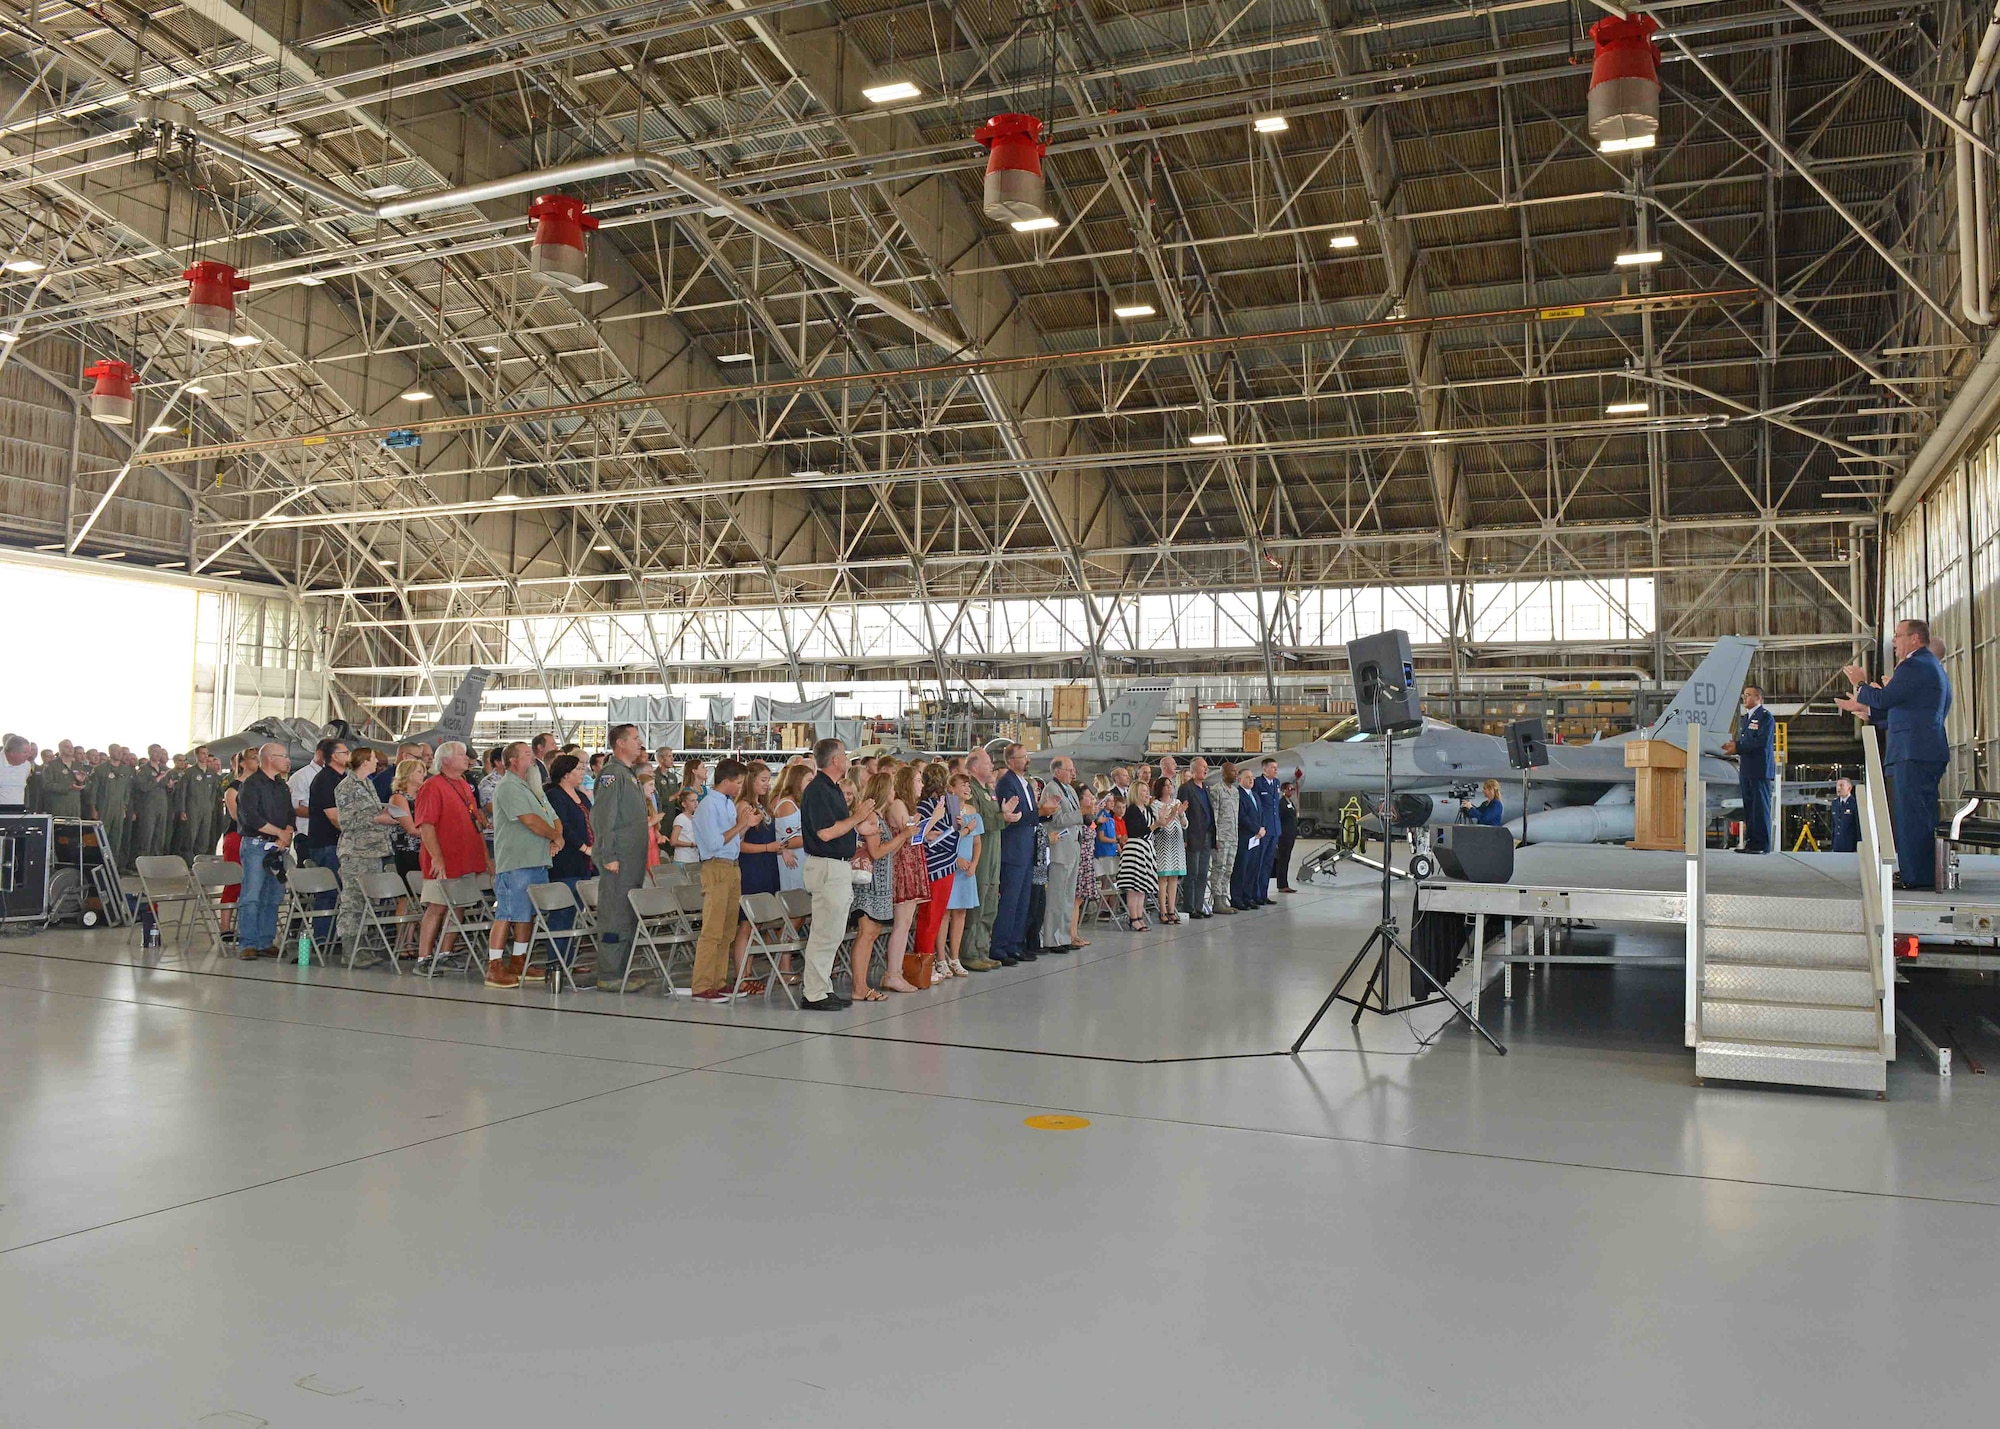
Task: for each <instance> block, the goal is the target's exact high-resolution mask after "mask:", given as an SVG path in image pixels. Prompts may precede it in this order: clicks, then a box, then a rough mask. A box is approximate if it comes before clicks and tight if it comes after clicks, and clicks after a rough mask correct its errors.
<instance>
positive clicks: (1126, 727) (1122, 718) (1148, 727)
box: [1051, 683, 1174, 761]
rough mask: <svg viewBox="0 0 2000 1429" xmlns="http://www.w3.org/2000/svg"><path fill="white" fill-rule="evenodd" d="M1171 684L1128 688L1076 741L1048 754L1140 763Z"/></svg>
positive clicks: (1121, 692)
mask: <svg viewBox="0 0 2000 1429" xmlns="http://www.w3.org/2000/svg"><path fill="white" fill-rule="evenodd" d="M1173 690H1174V687H1173V686H1172V685H1170V684H1166V683H1160V684H1148V685H1127V686H1126V687H1125V688H1124V689H1122V690H1120V691H1119V692H1118V698H1117V699H1115V700H1113V701H1112V702H1111V703H1110V704H1109V705H1108V706H1106V707H1105V710H1104V712H1103V713H1102V714H1100V715H1098V717H1097V718H1096V719H1094V720H1092V721H1091V722H1090V727H1089V728H1087V729H1086V730H1084V732H1083V733H1082V734H1080V735H1078V736H1077V737H1076V738H1075V739H1073V740H1070V741H1069V742H1067V743H1065V744H1060V745H1055V746H1053V747H1052V749H1051V752H1052V753H1053V752H1058V751H1059V752H1062V753H1067V754H1084V755H1088V756H1090V757H1091V758H1092V759H1124V760H1133V761H1137V760H1142V759H1144V758H1145V757H1146V738H1147V735H1148V734H1150V733H1151V731H1152V728H1153V721H1154V720H1155V719H1158V718H1159V715H1160V711H1161V710H1162V709H1164V708H1166V703H1167V698H1168V696H1170V695H1171V694H1172V693H1173Z"/></svg>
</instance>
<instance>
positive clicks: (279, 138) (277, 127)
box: [250, 124, 304, 144]
mask: <svg viewBox="0 0 2000 1429" xmlns="http://www.w3.org/2000/svg"><path fill="white" fill-rule="evenodd" d="M303 137H304V136H303V135H301V134H300V133H299V131H298V130H296V129H294V128H293V127H292V126H291V125H289V124H273V125H272V126H271V127H270V128H269V129H253V130H251V131H250V142H251V143H253V144H289V143H291V142H292V141H293V140H294V139H299V138H303Z"/></svg>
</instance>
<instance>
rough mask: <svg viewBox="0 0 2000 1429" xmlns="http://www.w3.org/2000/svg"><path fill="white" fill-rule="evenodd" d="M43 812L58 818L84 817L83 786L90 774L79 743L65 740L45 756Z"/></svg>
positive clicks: (43, 768) (43, 766) (43, 767)
mask: <svg viewBox="0 0 2000 1429" xmlns="http://www.w3.org/2000/svg"><path fill="white" fill-rule="evenodd" d="M44 758H45V762H44V763H43V765H42V811H43V812H44V813H47V814H53V815H54V816H55V817H56V818H58V819H80V818H82V817H83V785H84V781H85V780H86V779H88V778H89V777H90V771H89V770H88V769H86V768H85V767H84V763H83V757H82V755H81V754H80V753H79V752H78V751H77V748H76V746H75V745H73V744H71V743H70V742H69V741H68V740H66V739H65V740H64V741H63V742H62V743H61V744H59V745H57V746H56V747H55V748H54V749H52V750H50V751H49V752H48V753H47V755H45V756H44Z"/></svg>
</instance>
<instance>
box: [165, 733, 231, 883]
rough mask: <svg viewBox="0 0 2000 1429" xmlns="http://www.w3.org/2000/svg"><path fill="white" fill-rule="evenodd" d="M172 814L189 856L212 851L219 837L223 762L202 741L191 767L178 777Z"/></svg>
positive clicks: (192, 856)
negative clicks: (176, 795) (176, 800)
mask: <svg viewBox="0 0 2000 1429" xmlns="http://www.w3.org/2000/svg"><path fill="white" fill-rule="evenodd" d="M174 817H175V819H176V821H177V822H178V823H179V825H180V830H181V842H182V843H183V845H184V846H185V847H186V849H187V852H188V856H189V857H190V858H200V857H201V856H202V855H203V854H210V853H214V852H215V844H216V840H217V839H218V838H220V837H221V834H220V831H219V825H220V823H221V819H222V765H221V763H220V761H218V760H217V759H216V757H215V756H214V755H212V754H210V753H209V752H208V746H207V745H205V744H204V745H202V746H201V747H199V748H198V749H196V750H195V752H194V755H193V758H192V760H191V767H190V768H189V769H188V771H187V773H185V774H184V775H182V776H181V785H180V793H179V798H178V803H177V806H176V809H175V814H174Z"/></svg>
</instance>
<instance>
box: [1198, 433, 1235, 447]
mask: <svg viewBox="0 0 2000 1429" xmlns="http://www.w3.org/2000/svg"><path fill="white" fill-rule="evenodd" d="M1228 440H1229V438H1228V436H1227V435H1226V434H1225V433H1222V432H1196V433H1195V434H1194V435H1193V436H1191V437H1189V438H1188V444H1189V445H1190V446H1197V447H1215V446H1221V445H1222V444H1223V443H1224V442H1226V441H1228Z"/></svg>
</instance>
